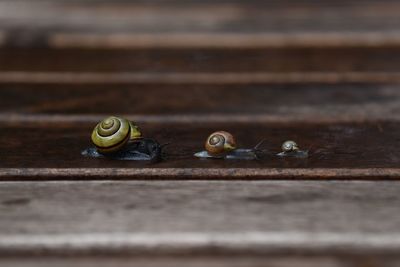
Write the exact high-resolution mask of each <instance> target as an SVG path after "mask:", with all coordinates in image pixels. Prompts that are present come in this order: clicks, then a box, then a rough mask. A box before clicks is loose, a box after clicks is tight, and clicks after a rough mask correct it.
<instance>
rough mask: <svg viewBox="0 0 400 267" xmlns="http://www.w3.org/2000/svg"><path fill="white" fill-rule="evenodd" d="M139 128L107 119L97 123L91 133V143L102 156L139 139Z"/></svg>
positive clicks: (114, 118)
mask: <svg viewBox="0 0 400 267" xmlns="http://www.w3.org/2000/svg"><path fill="white" fill-rule="evenodd" d="M141 136H142V134H141V132H140V130H139V128H138V127H137V126H136V125H134V124H133V123H132V122H130V121H128V120H126V119H122V118H117V117H108V118H106V119H104V120H103V121H101V122H99V123H98V124H97V125H96V127H95V128H94V129H93V132H92V142H93V144H94V145H95V146H96V148H97V150H98V151H99V152H100V153H103V154H109V153H114V152H116V151H119V150H121V148H123V147H124V146H125V145H126V144H127V143H128V141H129V140H133V139H136V138H139V137H141Z"/></svg>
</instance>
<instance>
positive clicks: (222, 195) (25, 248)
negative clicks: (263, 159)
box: [0, 181, 400, 266]
mask: <svg viewBox="0 0 400 267" xmlns="http://www.w3.org/2000/svg"><path fill="white" fill-rule="evenodd" d="M398 192H399V185H398V184H397V183H393V182H337V181H331V182H326V181H325V182H316V181H313V182H310V181H230V182H224V181H153V182H151V183H149V182H146V181H120V182H118V181H104V182H98V181H97V182H96V181H81V182H76V181H75V182H61V181H58V182H41V183H37V182H23V183H21V182H17V183H15V182H2V183H0V196H1V197H0V203H1V205H0V209H1V213H0V218H1V229H2V235H1V236H0V255H1V256H2V259H1V260H0V263H4V262H6V263H7V262H13V261H16V262H18V263H19V264H21V265H22V266H24V264H25V265H26V264H27V261H28V259H29V260H31V263H32V262H37V266H47V265H46V263H45V262H47V261H48V260H49V261H48V262H50V263H51V262H53V263H54V261H55V262H57V259H60V257H64V258H65V259H67V262H75V263H77V262H78V263H80V264H81V265H82V266H84V264H85V262H86V264H88V263H90V262H93V259H95V258H96V257H95V256H96V255H98V257H100V259H101V257H105V261H104V262H103V263H102V264H106V263H107V262H108V263H109V262H113V261H114V262H119V263H120V264H124V263H125V264H128V263H127V262H131V264H134V263H137V265H140V263H146V264H147V265H149V266H156V265H157V264H160V262H162V261H163V260H166V262H167V263H168V262H169V264H172V263H171V261H172V262H177V264H179V265H178V266H184V265H185V264H189V266H198V264H201V263H204V262H210V263H211V264H212V265H211V266H214V265H215V266H221V265H222V266H226V264H227V263H228V264H229V263H232V264H234V265H233V266H245V265H246V263H247V264H252V265H255V266H269V265H266V263H269V264H271V265H272V266H294V265H293V263H294V262H298V264H304V266H309V265H307V264H313V265H311V266H314V264H315V266H318V265H317V264H318V263H319V264H323V266H365V265H363V264H367V263H369V264H371V265H367V266H396V263H398V262H399V257H398V250H399V248H400V247H399V246H400V241H399V240H400V239H399V229H398V225H399V223H400V221H399V216H398V215H397V213H398V212H397V211H398V206H399V201H400V200H399V194H398ZM367 254H368V257H365V255H367ZM21 255H24V257H26V258H25V259H20V260H17V258H18V256H21ZM72 255H74V256H73V257H71V256H72ZM234 255H235V256H234ZM229 258H230V259H229ZM97 259H99V258H97ZM233 259H235V260H234V262H232V261H233ZM382 259H386V260H383V261H382ZM102 261H103V260H102ZM378 262H379V263H380V264H377V263H378ZM47 264H48V263H47ZM326 264H328V265H326ZM147 265H146V266H147ZM16 266H20V265H16ZM89 266H91V265H89ZM100 266H102V265H100ZM123 266H125V265H123ZM135 266H136V265H135ZM167 266H169V265H167ZM297 266H298V265H297ZM300 266H302V265H300Z"/></svg>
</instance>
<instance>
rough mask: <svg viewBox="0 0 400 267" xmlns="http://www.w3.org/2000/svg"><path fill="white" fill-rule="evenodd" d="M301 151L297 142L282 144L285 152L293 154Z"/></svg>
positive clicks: (289, 141)
mask: <svg viewBox="0 0 400 267" xmlns="http://www.w3.org/2000/svg"><path fill="white" fill-rule="evenodd" d="M297 150H299V146H298V145H297V143H296V142H295V141H291V140H288V141H285V142H284V143H283V144H282V151H283V152H293V151H297Z"/></svg>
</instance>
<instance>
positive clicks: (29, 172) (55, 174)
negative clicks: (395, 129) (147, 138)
mask: <svg viewBox="0 0 400 267" xmlns="http://www.w3.org/2000/svg"><path fill="white" fill-rule="evenodd" d="M52 179H54V180H90V179H101V180H113V179H126V180H130V179H132V180H142V179H143V180H146V179H169V180H234V179H243V180H252V179H255V180H263V179H265V180H274V179H304V180H307V179H311V180H314V179H321V180H325V179H351V180H375V179H376V180H383V179H388V180H398V179H400V169H399V168H363V169H351V168H309V169H305V168H304V169H300V168H293V169H283V168H0V180H52Z"/></svg>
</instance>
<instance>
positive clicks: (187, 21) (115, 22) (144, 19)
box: [0, 0, 400, 47]
mask: <svg viewBox="0 0 400 267" xmlns="http://www.w3.org/2000/svg"><path fill="white" fill-rule="evenodd" d="M399 10H400V5H399V3H398V2H396V1H390V0H386V1H370V0H367V1H339V2H338V1H324V3H320V2H318V1H300V2H299V1H297V2H295V3H294V2H288V1H279V2H276V1H234V2H230V1H201V2H198V1H182V0H181V1H172V2H171V1H156V2H150V3H149V2H137V1H135V2H129V1H123V0H120V1H112V2H110V1H49V0H45V1H33V2H32V1H26V0H25V1H17V2H15V1H10V0H3V1H1V2H0V21H1V22H2V27H1V28H2V29H4V30H5V31H7V43H8V45H11V46H32V45H50V46H58V47H60V46H61V47H65V46H67V47H68V46H79V47H82V46H86V47H93V46H94V47H99V46H109V47H120V46H121V44H122V46H128V47H132V46H137V45H139V46H143V45H145V46H149V45H150V46H152V45H156V46H159V45H160V44H161V45H162V46H169V47H170V46H175V45H178V46H192V45H195V46H199V45H200V46H210V45H211V46H213V45H217V46H221V45H222V46H232V45H235V44H237V43H242V44H249V45H250V46H251V45H254V44H257V43H258V44H271V43H275V42H276V40H278V43H280V42H281V41H280V40H284V43H286V44H289V43H291V41H290V40H294V41H296V40H300V43H308V44H315V42H314V41H315V40H314V41H312V42H309V41H307V39H308V38H310V40H312V39H315V37H316V39H317V40H316V43H321V44H327V45H331V44H332V43H335V42H336V43H338V42H339V43H342V41H343V43H349V44H352V43H354V42H356V43H358V44H376V42H378V43H382V40H385V41H384V43H395V44H396V45H398V44H399V40H398V37H397V36H396V35H397V32H398V30H399V26H400V24H399V21H398V19H397V18H398V12H399ZM160 33H164V34H165V33H167V34H168V38H160V37H162V36H160V35H159V34H160ZM221 33H225V34H227V35H226V36H222V37H221ZM321 33H323V34H321ZM338 33H339V36H338V38H336V37H337V34H338ZM115 34H116V36H115ZM191 34H194V36H193V35H191ZM258 34H261V35H258ZM276 34H278V38H276ZM292 34H294V35H292ZM381 34H383V35H384V36H383V38H381V37H382V36H381ZM121 36H122V38H121ZM230 36H233V37H230ZM329 36H331V37H332V38H329ZM377 36H378V37H377ZM136 37H139V38H136ZM210 37H211V38H210ZM214 37H216V38H214ZM287 37H289V38H287ZM325 37H328V38H325ZM342 37H343V38H342ZM329 39H331V40H332V42H330V41H327V40H329ZM231 40H235V42H231ZM304 41H305V42H304ZM393 41H394V42H393Z"/></svg>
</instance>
